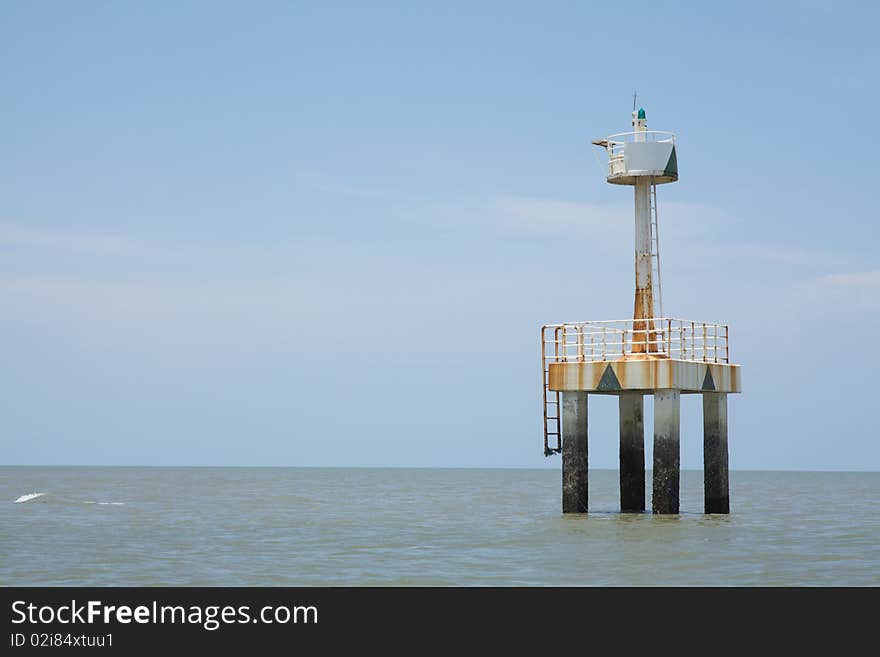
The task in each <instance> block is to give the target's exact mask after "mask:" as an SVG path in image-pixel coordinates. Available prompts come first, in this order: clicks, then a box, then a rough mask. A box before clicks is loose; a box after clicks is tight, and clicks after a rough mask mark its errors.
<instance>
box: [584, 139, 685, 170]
mask: <svg viewBox="0 0 880 657" xmlns="http://www.w3.org/2000/svg"><path fill="white" fill-rule="evenodd" d="M644 141H648V142H657V143H661V144H672V145H675V135H674V134H673V133H671V132H661V131H659V130H643V131H638V130H637V131H635V132H621V133H618V134H616V135H611V136H610V137H608V138H607V139H604V140H602V142H600V143H602V145H603V146H605V150H607V151H608V172H609V174H611V175H613V174H615V173H622V172H623V170H624V165H623V158H624V153H625V152H626V145H627V144H631V143H633V142H644Z"/></svg>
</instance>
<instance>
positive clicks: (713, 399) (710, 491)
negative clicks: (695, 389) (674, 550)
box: [703, 392, 730, 513]
mask: <svg viewBox="0 0 880 657" xmlns="http://www.w3.org/2000/svg"><path fill="white" fill-rule="evenodd" d="M727 460H728V458H727V393H724V392H704V393H703V501H704V507H703V508H704V510H705V512H706V513H730V487H729V473H728V462H727Z"/></svg>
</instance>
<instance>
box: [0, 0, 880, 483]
mask: <svg viewBox="0 0 880 657" xmlns="http://www.w3.org/2000/svg"><path fill="white" fill-rule="evenodd" d="M878 24H880V6H878V5H877V4H876V3H867V2H866V3H861V4H858V3H846V2H834V3H830V2H785V3H773V2H755V3H750V2H741V3H663V2H627V3H608V2H601V3H600V2H541V3H516V2H514V3H511V2H464V3H457V2H450V1H448V0H446V1H444V2H425V3H404V2H399V3H383V2H373V3H354V2H353V3H334V2H313V3H306V2H302V3H301V2H268V1H267V2H257V3H240V2H239V3H233V2H161V1H157V2H149V3H117V2H96V1H92V2H78V3H69V2H24V1H21V2H4V3H3V4H2V6H0V88H2V91H3V102H2V103H0V344H2V345H3V347H2V354H3V356H2V366H0V418H2V419H0V463H3V464H48V465H56V464H57V465H63V464H68V465H80V464H98V465H267V466H271V465H282V466H335V465H338V466H416V467H551V468H558V467H559V457H558V456H556V457H553V458H550V459H545V458H544V456H543V453H542V433H541V432H542V421H541V418H542V415H541V390H540V362H539V358H538V357H539V342H538V338H539V330H540V326H541V325H542V324H547V323H557V322H561V321H580V320H588V319H613V318H620V317H627V316H629V315H630V313H631V310H632V295H633V217H632V212H633V210H632V193H631V191H630V190H629V189H627V188H622V187H618V186H613V185H608V184H607V183H606V182H605V180H604V176H603V171H602V166H601V164H600V156H603V153H602V152H601V151H599V150H598V149H596V148H595V147H594V146H591V144H590V142H591V140H593V139H595V138H597V137H604V136H607V135H609V134H612V133H617V132H623V131H625V130H627V129H629V120H630V116H629V113H630V111H631V109H632V94H633V92H634V91H635V92H637V93H638V102H639V105H640V106H643V107H644V108H645V110H646V112H647V117H648V125H649V128H651V129H655V130H667V131H671V132H674V133H676V135H677V140H678V141H677V143H678V162H679V172H680V179H679V181H678V182H677V183H675V184H671V185H664V186H662V187H660V188H659V190H658V201H659V216H660V240H661V254H662V263H663V279H662V280H663V296H664V310H665V311H666V314H667V315H670V316H674V317H684V318H688V319H695V320H700V321H713V322H714V321H718V322H726V323H729V324H730V339H731V345H730V349H731V357H732V359H733V360H734V361H736V362H738V363H740V364H741V365H742V381H743V394H742V395H731V396H730V399H729V432H730V464H731V468H733V469H762V470H878V469H880V440H878V437H880V436H878V433H880V431H878V422H877V417H876V416H875V415H874V414H873V412H872V411H873V409H876V407H877V402H876V399H877V398H876V394H877V390H876V372H877V369H878V365H880V332H878V330H877V327H878V324H880V255H878V253H880V250H878V246H877V240H878V236H880V229H878V226H877V224H878V219H880V213H878V204H877V184H878V173H880V165H878V161H877V153H878V147H880V139H878V128H877V115H878V112H880V110H878V107H880V91H878V89H880V79H878V78H880V74H878V71H880V46H878V39H877V35H876V26H877V25H878ZM649 400H650V398H649ZM650 411H651V404H650V403H648V404H646V414H647V416H648V417H647V418H646V425H647V440H646V447H647V451H648V459H649V460H648V462H649V463H650V458H651V449H650V447H651V445H650V443H651V440H650V435H651V434H650V416H651V412H650ZM700 414H701V406H700V400H699V397H697V396H685V397H683V398H682V419H681V440H682V447H681V449H682V466H683V467H684V468H700V467H701V466H702V424H701V420H700ZM617 440H618V438H617V407H616V400H615V399H614V398H613V397H592V398H591V401H590V466H591V467H594V468H615V467H617V450H618V443H617Z"/></svg>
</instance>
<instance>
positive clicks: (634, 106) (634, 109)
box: [633, 91, 638, 112]
mask: <svg viewBox="0 0 880 657" xmlns="http://www.w3.org/2000/svg"><path fill="white" fill-rule="evenodd" d="M637 97H638V94H637V93H636V92H635V91H633V112H635V111H636V98H637Z"/></svg>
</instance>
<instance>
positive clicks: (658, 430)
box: [651, 390, 681, 513]
mask: <svg viewBox="0 0 880 657" xmlns="http://www.w3.org/2000/svg"><path fill="white" fill-rule="evenodd" d="M680 408H681V393H680V392H679V391H678V390H656V391H654V482H653V484H654V485H653V490H654V499H653V501H652V504H651V507H652V510H653V512H654V513H678V502H679V476H680V475H679V471H680V462H681V453H680V445H679V441H680V435H679V432H680V424H681V422H680Z"/></svg>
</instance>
